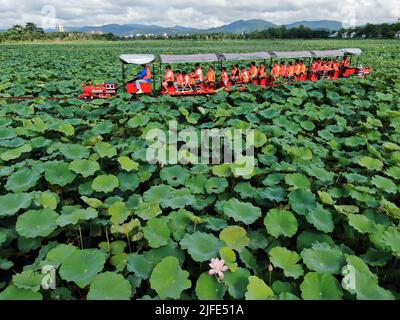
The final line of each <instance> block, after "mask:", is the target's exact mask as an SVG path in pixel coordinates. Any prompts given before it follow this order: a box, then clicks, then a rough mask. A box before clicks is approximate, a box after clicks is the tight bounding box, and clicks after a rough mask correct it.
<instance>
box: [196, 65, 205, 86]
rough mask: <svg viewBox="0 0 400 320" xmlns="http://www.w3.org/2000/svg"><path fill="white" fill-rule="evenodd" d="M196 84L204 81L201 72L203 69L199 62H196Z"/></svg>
mask: <svg viewBox="0 0 400 320" xmlns="http://www.w3.org/2000/svg"><path fill="white" fill-rule="evenodd" d="M195 74H196V79H195V81H196V84H201V83H203V82H204V74H203V69H202V68H201V67H200V64H198V63H196V71H195Z"/></svg>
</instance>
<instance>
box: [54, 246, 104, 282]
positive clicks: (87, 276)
mask: <svg viewBox="0 0 400 320" xmlns="http://www.w3.org/2000/svg"><path fill="white" fill-rule="evenodd" d="M105 262H106V257H105V255H104V254H103V253H102V252H101V251H99V250H92V249H85V250H74V251H73V252H72V253H71V254H70V255H69V256H68V257H67V258H66V259H65V260H64V262H63V263H62V264H61V268H60V276H61V278H63V279H64V280H66V281H72V282H75V283H76V284H77V285H78V286H79V287H80V288H82V289H83V288H85V287H86V286H87V285H89V284H90V283H91V282H92V281H93V279H94V278H95V277H96V275H97V274H98V273H99V272H101V271H102V270H103V267H104V264H105Z"/></svg>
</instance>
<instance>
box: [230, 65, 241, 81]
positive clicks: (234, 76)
mask: <svg viewBox="0 0 400 320" xmlns="http://www.w3.org/2000/svg"><path fill="white" fill-rule="evenodd" d="M231 80H232V83H233V84H235V83H236V82H238V81H239V80H240V70H239V66H238V65H235V66H234V67H233V69H232V77H231Z"/></svg>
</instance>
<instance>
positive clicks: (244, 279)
mask: <svg viewBox="0 0 400 320" xmlns="http://www.w3.org/2000/svg"><path fill="white" fill-rule="evenodd" d="M249 277H250V272H249V270H247V269H244V268H238V269H237V270H236V271H235V272H226V273H225V277H224V281H225V283H226V284H227V285H228V292H229V294H230V295H231V296H232V297H233V298H235V299H242V298H244V296H245V294H246V291H247V286H248V284H249Z"/></svg>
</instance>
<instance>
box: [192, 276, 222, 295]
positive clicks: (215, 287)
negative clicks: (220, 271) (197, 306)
mask: <svg viewBox="0 0 400 320" xmlns="http://www.w3.org/2000/svg"><path fill="white" fill-rule="evenodd" d="M225 290H226V289H225V286H224V284H223V283H222V282H219V281H218V280H217V278H216V277H213V276H210V275H209V274H208V273H207V272H204V273H202V274H201V275H200V277H199V278H198V279H197V282H196V288H195V292H196V295H197V298H198V299H199V300H221V299H222V298H223V296H224V294H225Z"/></svg>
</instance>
